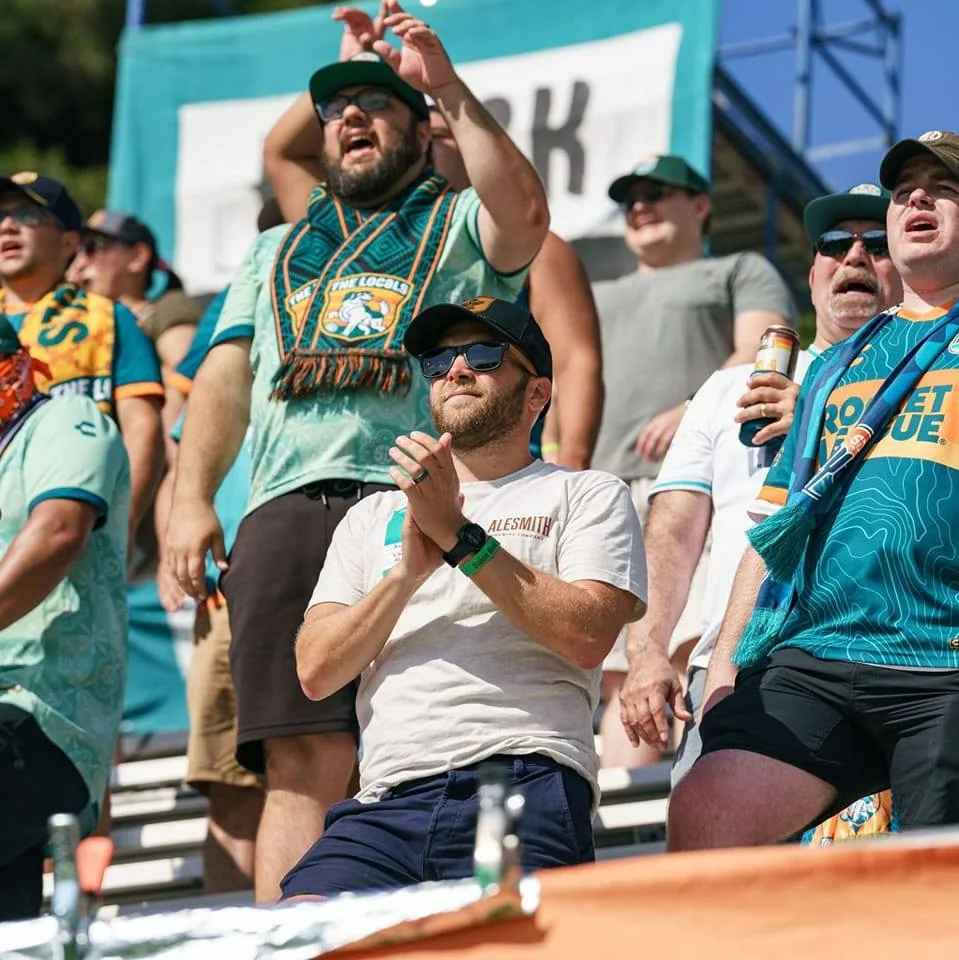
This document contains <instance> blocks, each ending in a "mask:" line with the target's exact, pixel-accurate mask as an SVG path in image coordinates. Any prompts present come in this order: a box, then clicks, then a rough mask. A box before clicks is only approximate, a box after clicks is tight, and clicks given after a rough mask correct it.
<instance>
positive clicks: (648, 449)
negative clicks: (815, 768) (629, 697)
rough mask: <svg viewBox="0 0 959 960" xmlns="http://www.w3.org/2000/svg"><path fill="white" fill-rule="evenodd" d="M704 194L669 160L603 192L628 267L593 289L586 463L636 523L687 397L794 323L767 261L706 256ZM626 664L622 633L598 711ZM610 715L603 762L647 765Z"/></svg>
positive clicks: (690, 611)
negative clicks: (611, 205) (771, 330)
mask: <svg viewBox="0 0 959 960" xmlns="http://www.w3.org/2000/svg"><path fill="white" fill-rule="evenodd" d="M708 191H709V184H708V182H707V181H706V179H705V178H704V177H703V176H702V175H700V174H699V173H698V172H697V171H696V170H694V169H693V168H692V167H691V166H690V165H689V164H688V163H687V162H686V161H685V160H684V159H682V158H681V157H678V156H668V155H663V156H659V157H655V158H653V159H651V160H649V161H647V162H645V163H641V164H639V165H638V166H636V167H635V168H634V169H633V170H632V171H631V172H630V173H627V174H625V175H624V176H621V177H618V178H617V179H616V180H614V181H613V183H612V184H611V185H610V188H609V196H610V198H611V199H612V200H615V201H616V202H617V203H620V204H622V206H623V208H624V211H625V216H626V236H625V239H626V245H627V246H628V247H629V249H630V250H631V251H632V253H633V254H634V255H635V256H636V260H637V269H636V270H635V271H634V272H632V273H630V274H627V275H626V276H624V277H620V278H619V279H618V280H611V281H605V282H603V283H597V284H595V285H594V287H593V294H594V296H595V299H596V307H597V310H598V312H599V319H600V330H601V335H602V350H603V380H604V383H605V387H606V403H605V406H604V410H603V419H602V423H601V426H600V433H599V440H598V442H597V444H596V451H595V454H594V457H593V465H594V466H595V467H597V468H598V469H600V470H605V471H608V472H609V473H613V474H616V475H617V476H619V477H621V478H622V479H624V480H626V481H627V482H628V483H629V484H630V487H631V490H632V494H633V501H634V503H635V504H636V508H637V510H638V511H639V514H640V518H641V519H642V520H643V521H644V522H645V517H646V512H647V509H648V507H647V497H648V494H649V491H650V489H651V487H652V484H653V481H654V480H655V478H656V475H657V473H658V472H659V468H660V465H661V463H662V459H663V457H664V456H665V454H666V451H667V449H668V448H669V444H670V442H671V441H672V439H673V435H674V434H675V432H676V428H677V427H678V426H679V421H680V420H681V419H682V415H683V411H684V409H685V404H686V401H687V400H689V398H690V397H692V395H693V394H694V393H695V392H696V391H697V390H698V389H699V388H700V387H701V386H702V385H703V383H705V381H706V380H707V379H708V378H709V376H710V375H711V374H712V373H714V372H715V371H716V370H718V369H719V368H720V367H727V366H734V365H736V364H740V363H750V362H752V361H753V360H754V359H755V356H756V347H757V345H758V343H759V338H760V335H761V334H762V332H763V330H765V329H766V327H768V326H771V325H772V324H781V323H787V324H789V325H792V324H793V322H794V315H795V314H794V306H793V302H792V298H791V296H790V294H789V291H788V290H787V288H786V285H785V283H784V282H783V280H782V279H781V277H780V276H779V274H778V273H777V272H776V270H775V269H774V268H773V267H772V265H771V264H770V263H769V262H768V261H767V260H766V259H765V258H763V257H761V256H760V255H758V254H755V253H739V254H734V255H732V256H728V257H717V258H707V257H704V256H703V237H704V234H705V233H706V231H707V230H708V224H709V216H710V201H709V196H708ZM702 566H703V565H701V567H702ZM703 579H704V577H703V576H702V575H697V577H695V578H694V582H693V585H692V588H691V590H690V598H689V603H688V604H687V607H686V610H685V612H684V614H683V617H682V618H681V620H680V622H679V624H678V626H677V628H676V632H675V633H674V635H673V639H672V643H671V645H670V653H676V652H677V651H678V650H679V648H680V647H685V646H687V644H688V642H689V641H694V640H695V639H696V638H697V637H698V635H699V632H700V628H701V615H700V607H701V605H702V596H701V594H702V587H703V583H702V581H703ZM626 666H627V664H626V659H625V638H624V637H621V638H620V641H618V642H617V645H616V647H614V649H613V651H612V653H611V654H610V656H609V657H608V658H607V661H606V663H605V664H604V670H605V674H604V694H605V697H606V701H607V703H610V702H612V703H614V704H615V702H616V700H617V699H618V695H619V689H620V687H621V686H622V681H623V678H624V676H625V670H626ZM617 713H618V711H617V710H616V709H613V710H609V711H607V717H606V718H605V720H606V722H604V723H603V725H602V730H601V732H602V735H603V765H604V766H638V765H641V764H643V763H644V762H652V761H653V760H654V758H653V757H652V755H650V756H649V757H646V756H644V754H643V752H641V751H638V750H635V749H634V748H633V747H631V746H630V745H629V742H628V741H627V740H626V737H625V734H624V733H623V730H622V726H621V724H620V723H619V722H618V717H617V716H616V714H617ZM655 759H657V760H658V756H657V757H656V758H655Z"/></svg>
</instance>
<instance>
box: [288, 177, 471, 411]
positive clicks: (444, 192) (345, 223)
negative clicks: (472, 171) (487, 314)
mask: <svg viewBox="0 0 959 960" xmlns="http://www.w3.org/2000/svg"><path fill="white" fill-rule="evenodd" d="M455 206H456V193H455V192H454V191H453V190H452V189H451V188H450V186H449V184H448V183H447V182H446V181H445V180H444V179H443V178H442V177H440V176H437V175H435V174H429V173H427V174H424V175H423V176H422V177H420V179H419V180H417V181H416V182H415V183H414V184H413V185H412V186H411V187H410V188H409V189H407V190H406V191H404V192H403V193H402V194H401V195H400V196H399V197H396V198H395V199H393V200H391V201H390V202H389V203H386V204H384V205H383V206H382V207H379V208H378V209H376V210H374V211H372V212H366V211H364V212H363V213H362V214H361V212H359V211H357V210H355V209H354V208H352V207H350V206H347V205H346V204H345V203H343V202H342V201H341V200H339V199H337V198H336V197H334V196H333V195H332V194H330V193H329V191H328V190H327V189H326V187H325V186H324V185H321V186H319V187H317V189H316V190H314V191H313V194H312V195H311V197H310V202H309V208H308V211H307V215H306V218H305V219H303V220H301V221H300V222H299V223H297V224H295V225H294V226H293V227H292V228H291V229H290V230H289V231H288V233H287V235H286V237H285V238H284V240H283V242H282V243H281V244H280V249H279V251H278V252H277V256H276V261H275V262H274V265H273V275H272V281H271V282H272V293H273V313H274V318H275V321H276V334H277V340H278V343H279V348H280V368H279V370H278V371H277V373H276V377H275V379H274V382H273V396H274V398H279V399H283V400H289V399H291V398H293V397H303V396H309V395H311V394H314V393H316V392H319V391H330V390H343V389H347V390H359V389H369V390H378V391H382V392H384V393H395V392H398V391H402V390H407V389H409V386H410V383H411V382H412V373H411V368H410V362H409V359H408V357H407V355H406V352H405V351H404V350H403V346H402V343H403V334H404V333H405V332H406V328H407V326H408V325H409V322H410V320H412V318H413V317H414V316H415V315H416V314H417V312H418V311H419V310H420V308H421V305H422V303H423V300H424V298H425V296H426V294H427V291H428V290H429V287H430V283H431V282H432V280H433V278H434V276H435V274H436V269H437V266H438V264H439V259H440V257H441V256H442V253H443V248H444V246H445V243H446V238H447V236H448V234H449V229H450V224H451V222H452V219H453V211H454V209H455Z"/></svg>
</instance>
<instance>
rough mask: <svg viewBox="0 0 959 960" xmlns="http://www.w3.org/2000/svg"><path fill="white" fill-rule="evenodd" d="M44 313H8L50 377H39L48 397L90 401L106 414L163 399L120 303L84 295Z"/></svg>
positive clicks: (146, 343) (148, 352)
mask: <svg viewBox="0 0 959 960" xmlns="http://www.w3.org/2000/svg"><path fill="white" fill-rule="evenodd" d="M43 313H44V311H40V310H31V311H29V312H27V313H20V314H11V315H10V317H9V319H10V322H11V323H12V324H13V327H14V329H15V330H16V331H17V333H18V334H19V336H20V340H21V342H22V343H23V345H24V346H25V347H27V349H28V350H29V351H30V353H31V354H32V355H33V356H35V357H36V358H37V359H38V360H43V361H44V363H46V364H47V365H48V366H49V367H50V372H51V377H50V379H49V380H47V379H46V378H45V377H41V378H40V379H39V381H38V382H39V385H40V388H41V389H42V390H44V391H45V392H47V393H49V394H51V395H52V396H83V397H90V398H91V399H92V400H93V401H94V402H95V403H96V404H97V406H98V407H99V408H100V410H101V411H102V412H103V413H105V414H107V415H108V416H112V417H115V416H116V401H117V400H123V399H124V398H126V397H157V398H158V399H159V400H161V401H162V399H163V381H162V378H161V375H160V362H159V360H158V359H157V355H156V351H155V350H154V348H153V344H152V343H151V342H150V338H149V337H148V336H147V335H146V334H145V333H144V332H143V331H142V330H141V329H140V327H139V325H138V324H137V319H136V317H135V316H134V314H133V313H132V312H131V311H130V310H129V309H128V308H127V307H125V306H123V304H121V303H115V302H114V301H113V300H108V299H107V298H106V297H99V296H97V295H96V294H91V293H87V294H86V295H85V296H84V297H83V299H82V306H75V305H74V304H72V303H71V304H69V305H68V306H66V307H65V308H63V309H62V310H58V311H56V312H55V313H54V314H53V315H52V316H50V317H47V318H45V319H41V315H42V314H43Z"/></svg>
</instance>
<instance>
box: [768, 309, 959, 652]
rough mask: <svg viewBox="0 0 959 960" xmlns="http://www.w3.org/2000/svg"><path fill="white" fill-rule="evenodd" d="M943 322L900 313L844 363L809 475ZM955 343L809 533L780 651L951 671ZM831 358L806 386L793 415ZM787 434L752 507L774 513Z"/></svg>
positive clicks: (958, 374)
mask: <svg viewBox="0 0 959 960" xmlns="http://www.w3.org/2000/svg"><path fill="white" fill-rule="evenodd" d="M942 313H943V311H941V310H938V311H934V312H932V313H929V314H923V315H921V316H920V315H917V314H913V313H910V312H907V311H904V310H903V311H900V314H899V317H898V318H897V319H896V320H894V321H892V322H891V323H889V324H887V325H886V326H885V327H883V328H882V329H881V330H880V331H879V332H878V333H877V335H876V337H875V339H874V340H873V341H872V342H871V343H869V344H867V346H866V347H865V348H864V349H863V351H862V353H861V354H860V356H859V357H858V358H856V360H854V361H853V363H852V365H851V367H850V368H849V370H848V371H847V373H846V374H845V376H844V377H843V378H842V380H840V382H839V384H838V385H837V386H836V388H835V390H834V391H833V392H832V394H831V395H830V397H829V401H828V403H827V404H826V409H825V416H824V420H823V430H822V437H821V440H820V452H819V461H820V463H821V462H823V461H824V460H825V459H826V457H827V456H828V455H829V454H830V453H831V452H832V450H833V449H834V447H835V446H836V444H837V443H838V442H839V441H841V440H842V439H843V438H844V437H845V436H846V434H847V433H848V432H849V430H850V429H851V428H852V427H853V426H855V424H856V423H857V422H858V421H859V418H860V416H861V415H862V412H863V410H864V409H865V406H866V404H867V403H868V402H869V400H870V399H871V398H872V397H873V395H874V394H875V393H876V391H877V389H878V388H879V386H880V385H881V384H882V382H883V381H884V380H885V378H886V377H887V376H888V375H889V373H890V372H891V370H892V368H893V367H894V366H895V364H896V363H897V362H898V361H899V360H901V358H902V357H903V356H904V355H905V354H906V353H907V351H908V350H909V349H910V348H911V347H913V346H914V345H915V344H916V343H917V341H918V340H919V339H920V338H921V337H922V336H924V335H925V332H926V331H927V330H928V324H929V323H930V322H931V321H933V320H935V319H936V318H938V317H940V316H942ZM957 341H959V338H957ZM957 341H954V342H953V343H952V344H950V345H949V347H948V348H947V349H946V350H945V351H943V353H942V354H941V356H940V357H939V358H938V359H937V360H936V361H935V363H934V364H933V365H932V367H931V369H930V370H928V371H927V373H926V374H925V375H924V376H923V377H922V378H921V379H920V381H919V383H918V384H917V385H916V387H915V389H914V390H913V392H912V394H911V395H910V396H909V397H908V398H907V400H906V401H905V403H903V405H902V407H901V408H900V410H899V413H898V414H897V415H896V416H895V417H893V418H892V420H891V422H890V424H889V426H888V427H887V429H886V431H885V433H884V435H883V436H882V438H881V439H880V440H879V441H878V442H877V443H876V444H875V446H874V447H873V448H872V449H871V451H869V453H868V454H867V455H866V457H865V460H864V461H863V463H862V464H861V466H860V467H858V469H856V471H855V473H854V475H853V476H852V478H851V479H850V481H849V484H848V486H847V488H846V489H845V491H844V492H843V493H842V494H841V495H840V497H839V500H838V502H837V504H836V507H835V508H834V511H833V513H832V514H831V515H830V516H828V517H826V518H825V519H824V520H823V522H822V523H821V524H820V526H819V527H818V528H817V529H816V530H815V531H814V532H813V534H812V536H811V538H810V544H809V550H808V552H807V554H806V562H805V564H804V566H803V569H802V570H801V571H800V574H799V581H798V584H797V591H796V600H795V603H794V606H793V608H792V610H791V611H790V613H789V615H788V617H787V619H786V622H785V625H784V628H783V631H782V643H781V646H788V647H800V648H802V649H804V650H806V651H807V652H809V653H811V654H813V655H814V656H817V657H821V658H823V659H827V660H829V659H832V660H848V661H851V662H860V663H871V664H877V665H885V666H896V667H907V668H918V669H923V668H925V669H959V602H957V601H959V342H957ZM831 353H832V352H831V351H830V352H827V353H825V354H823V356H822V358H820V360H819V361H817V364H816V365H815V366H814V367H813V368H812V369H811V370H810V371H809V373H808V374H807V375H806V379H805V380H804V387H803V391H802V393H801V395H800V401H799V402H800V404H802V403H803V398H804V396H805V392H806V387H807V386H808V385H809V384H811V382H812V380H813V379H814V378H815V374H816V372H817V370H818V369H820V367H819V365H820V364H823V363H828V362H829V357H830V356H831ZM800 413H801V411H800V410H797V411H796V418H795V423H796V424H798V423H799V422H800ZM794 433H795V431H794V432H793V433H791V434H790V435H789V437H788V438H787V441H786V443H785V444H784V446H783V450H782V457H781V459H777V462H776V463H775V464H774V466H773V467H772V469H771V470H770V472H769V475H768V477H767V479H766V484H765V486H764V487H763V490H762V492H761V494H760V499H762V500H766V501H769V502H770V503H774V504H782V503H783V502H785V496H786V487H787V486H788V482H789V473H790V470H789V464H790V463H791V460H792V455H793V451H794V449H795V444H796V437H795V435H794Z"/></svg>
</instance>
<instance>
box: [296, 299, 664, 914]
mask: <svg viewBox="0 0 959 960" xmlns="http://www.w3.org/2000/svg"><path fill="white" fill-rule="evenodd" d="M405 343H406V347H407V349H408V350H409V351H410V353H411V354H413V356H415V357H416V358H417V359H418V361H419V365H420V370H421V373H422V375H423V378H424V379H425V380H426V381H427V382H428V383H429V391H430V405H431V409H432V414H433V422H434V424H435V430H436V433H437V434H438V435H439V438H438V439H437V438H435V437H434V436H431V435H430V434H428V433H426V432H425V431H423V432H420V431H417V432H414V433H412V434H401V435H400V436H398V437H396V439H395V443H394V446H392V447H391V448H390V449H389V456H390V458H391V459H392V460H393V462H394V464H395V466H394V467H393V468H392V469H391V471H390V474H391V476H392V478H393V480H394V481H395V482H396V484H397V486H398V487H399V488H400V489H399V490H397V491H393V492H389V493H380V494H377V495H375V496H372V497H369V498H367V499H366V500H364V501H362V502H361V503H359V504H357V505H356V506H355V507H353V508H352V509H351V510H350V511H349V512H348V513H347V515H346V517H345V518H344V520H343V522H342V523H341V524H340V525H339V527H338V528H337V530H336V533H335V534H334V537H333V542H332V544H331V546H330V550H329V553H328V555H327V559H326V562H325V564H324V566H323V570H322V573H321V574H320V577H319V580H318V582H317V584H316V589H315V590H314V592H313V596H312V598H311V600H310V603H309V609H308V610H307V612H306V617H305V620H304V623H303V626H302V628H301V629H300V633H299V636H298V638H297V646H296V654H297V670H298V673H299V677H300V681H301V683H302V685H303V689H304V691H305V692H306V693H307V694H308V695H309V696H310V697H323V696H326V695H327V694H328V693H329V692H330V691H332V690H334V689H335V688H336V687H337V686H339V685H340V684H342V683H343V682H345V681H347V680H349V679H350V678H352V677H354V676H356V675H357V674H360V688H359V692H358V694H357V713H358V715H359V718H360V729H361V736H362V742H363V757H362V760H361V763H360V792H359V794H358V795H357V797H356V799H354V800H347V801H345V802H343V803H340V804H337V805H336V806H335V807H333V808H332V809H331V810H330V812H329V815H328V817H327V822H326V830H325V832H324V834H323V836H322V837H321V838H320V839H319V840H318V841H317V843H315V844H314V846H313V847H312V849H311V850H310V851H309V852H308V853H307V854H306V856H305V857H303V859H302V860H301V861H300V862H299V863H298V864H297V865H296V867H294V868H293V870H291V871H290V873H289V874H288V875H287V876H286V878H285V879H284V881H283V893H284V895H285V896H286V897H299V896H330V895H332V894H335V893H339V892H342V891H359V890H385V889H391V888H395V887H401V886H404V885H408V884H413V883H420V882H423V881H426V880H452V879H458V878H462V877H468V876H471V875H472V872H473V843H474V838H475V833H476V819H477V813H478V807H479V802H478V796H477V792H478V787H479V784H480V782H481V781H482V778H483V776H484V770H483V764H484V763H495V764H496V765H497V766H499V768H500V769H501V770H502V772H503V776H504V778H505V779H506V781H507V783H508V784H509V787H510V789H516V790H519V791H520V792H521V793H522V794H523V796H524V799H525V805H524V807H523V813H522V816H521V817H520V818H519V822H518V825H517V828H518V829H517V832H518V834H519V837H520V840H521V843H522V866H523V867H524V869H526V870H538V869H543V868H546V867H554V866H563V865H567V864H576V863H583V862H587V861H590V860H592V859H593V835H592V822H591V821H592V812H593V810H594V808H595V805H596V803H597V801H598V797H599V788H598V785H597V769H598V757H597V756H596V751H595V747H594V745H593V729H592V716H593V710H594V709H595V707H596V704H597V701H598V695H599V674H600V670H599V668H600V664H601V663H602V661H603V657H604V656H605V655H606V653H607V652H608V650H609V648H610V646H611V645H612V643H613V640H614V638H615V637H616V635H617V633H618V632H619V630H620V628H621V627H622V626H623V625H624V624H625V623H626V622H627V621H629V620H632V619H633V618H634V617H636V616H638V615H640V614H641V613H642V610H643V608H644V604H643V597H644V595H645V586H646V584H645V561H644V557H643V545H642V533H641V531H640V526H639V519H638V518H637V516H636V513H635V511H634V510H633V507H632V504H631V503H630V500H629V492H628V490H627V488H626V485H625V484H624V483H623V482H622V481H621V480H619V479H618V478H616V477H613V476H612V475H610V474H606V473H601V472H599V471H596V470H584V471H573V470H568V469H564V468H561V467H557V466H554V465H552V464H546V463H543V462H542V461H540V460H535V459H534V458H533V457H532V455H531V454H530V451H529V437H530V430H531V429H532V426H533V424H534V422H535V421H536V420H537V419H538V418H539V417H540V416H541V414H542V413H543V411H544V409H545V408H546V406H547V405H548V403H549V398H550V387H551V383H550V381H551V375H552V357H551V354H550V349H549V345H548V343H547V342H546V338H545V337H544V336H543V333H542V331H541V330H540V328H539V326H538V325H537V323H536V321H535V320H534V319H533V317H532V316H531V315H530V314H529V313H528V311H526V310H525V309H523V308H522V307H520V306H518V305H517V304H514V303H507V302H505V301H503V300H497V299H494V298H492V297H475V298H473V299H471V300H467V301H465V302H464V303H462V304H441V305H437V306H434V307H431V308H430V309H428V310H425V311H424V312H423V313H421V314H419V315H418V316H417V317H416V319H414V321H413V323H412V324H411V325H410V327H409V329H408V330H407V332H406V337H405Z"/></svg>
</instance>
